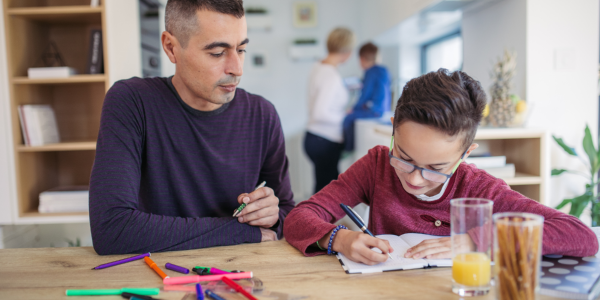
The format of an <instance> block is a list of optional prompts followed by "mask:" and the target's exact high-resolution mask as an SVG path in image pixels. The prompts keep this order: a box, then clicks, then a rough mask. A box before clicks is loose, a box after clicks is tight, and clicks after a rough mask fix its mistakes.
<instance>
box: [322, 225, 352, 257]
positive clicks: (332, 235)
mask: <svg viewBox="0 0 600 300" xmlns="http://www.w3.org/2000/svg"><path fill="white" fill-rule="evenodd" d="M340 229H348V228H347V227H346V226H344V225H338V226H337V227H336V228H335V229H334V230H333V232H332V233H331V236H330V237H329V246H328V247H327V254H329V255H333V254H337V252H335V251H333V250H332V249H331V246H332V245H333V238H334V237H335V234H336V233H337V232H338V230H340Z"/></svg>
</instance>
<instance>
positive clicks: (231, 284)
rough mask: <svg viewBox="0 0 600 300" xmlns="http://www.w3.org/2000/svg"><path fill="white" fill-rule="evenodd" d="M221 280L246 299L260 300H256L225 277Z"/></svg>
mask: <svg viewBox="0 0 600 300" xmlns="http://www.w3.org/2000/svg"><path fill="white" fill-rule="evenodd" d="M221 280H223V282H225V283H227V285H228V286H230V287H231V288H233V289H234V290H235V291H236V292H238V293H240V294H242V295H244V296H245V297H246V298H248V299H250V300H258V299H256V298H254V297H253V296H252V295H251V294H250V293H248V292H246V291H245V290H244V288H243V287H241V286H240V285H239V284H237V283H235V282H233V280H231V279H229V278H227V277H225V276H223V278H221Z"/></svg>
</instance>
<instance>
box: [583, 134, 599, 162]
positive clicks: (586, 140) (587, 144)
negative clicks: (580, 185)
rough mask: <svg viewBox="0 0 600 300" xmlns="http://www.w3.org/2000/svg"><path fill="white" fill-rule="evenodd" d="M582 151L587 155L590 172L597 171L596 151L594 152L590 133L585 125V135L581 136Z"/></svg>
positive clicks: (594, 148)
mask: <svg viewBox="0 0 600 300" xmlns="http://www.w3.org/2000/svg"><path fill="white" fill-rule="evenodd" d="M583 150H585V153H586V154H587V156H588V158H589V160H590V165H591V166H592V169H591V171H592V172H593V173H596V172H594V171H597V167H598V151H596V147H594V141H593V140H592V133H591V132H590V128H589V127H588V126H587V125H585V135H584V136H583Z"/></svg>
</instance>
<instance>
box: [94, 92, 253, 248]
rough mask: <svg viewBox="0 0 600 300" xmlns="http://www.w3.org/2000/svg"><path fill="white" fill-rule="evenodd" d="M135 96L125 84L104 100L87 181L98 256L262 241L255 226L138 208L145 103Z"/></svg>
mask: <svg viewBox="0 0 600 300" xmlns="http://www.w3.org/2000/svg"><path fill="white" fill-rule="evenodd" d="M136 97H137V96H136V94H135V93H133V92H132V91H131V90H130V89H129V88H128V86H127V85H126V84H125V83H116V84H115V85H114V86H113V87H112V88H111V89H110V90H109V91H108V93H107V95H106V98H105V100H104V105H103V108H102V117H101V121H100V132H99V135H98V142H97V147H96V158H95V161H94V166H93V169H92V175H91V178H90V226H91V232H92V240H93V245H94V249H95V250H96V252H97V253H98V254H100V255H106V254H123V253H141V252H158V251H175V250H187V249H196V248H204V247H212V246H223V245H234V244H241V243H245V242H260V240H261V233H260V229H259V228H257V227H253V226H250V225H248V224H241V223H239V222H238V221H237V220H236V219H235V218H209V217H206V218H200V217H196V218H194V217H175V216H163V215H158V214H151V213H146V212H144V211H143V210H142V209H141V207H140V203H139V200H138V195H139V192H140V182H141V173H142V160H143V156H144V154H143V145H144V136H145V124H144V122H145V120H144V118H143V114H144V110H143V103H142V102H141V101H138V100H136ZM164 201H167V202H168V201H171V199H164Z"/></svg>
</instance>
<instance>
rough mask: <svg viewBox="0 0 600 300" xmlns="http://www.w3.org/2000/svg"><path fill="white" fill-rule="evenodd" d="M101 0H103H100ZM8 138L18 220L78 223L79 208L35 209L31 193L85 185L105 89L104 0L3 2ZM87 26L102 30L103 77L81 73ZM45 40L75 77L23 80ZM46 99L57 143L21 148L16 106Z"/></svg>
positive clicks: (85, 217)
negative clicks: (68, 210)
mask: <svg viewBox="0 0 600 300" xmlns="http://www.w3.org/2000/svg"><path fill="white" fill-rule="evenodd" d="M102 2H103V1H102ZM3 5H4V20H5V30H6V39H7V40H6V45H7V55H8V57H7V58H8V74H9V89H10V102H11V103H10V109H11V117H12V129H13V130H12V137H13V144H14V145H15V147H14V153H15V169H16V170H15V171H16V174H15V177H16V179H17V198H18V199H17V207H18V208H17V211H18V216H17V218H18V220H17V221H18V223H21V224H24V223H38V224H39V223H68V222H85V221H87V220H88V219H89V218H88V214H87V213H75V214H74V213H64V214H41V213H39V212H38V210H37V207H38V204H39V200H38V197H39V193H40V192H42V191H44V190H47V189H50V188H53V187H56V186H60V185H88V184H89V178H90V174H91V169H92V165H93V162H94V157H95V150H96V140H97V138H98V130H99V126H100V113H101V110H102V103H103V101H104V95H105V93H106V90H107V89H108V88H109V80H108V76H106V75H105V74H107V73H108V70H107V69H108V63H107V61H108V57H107V50H106V45H107V43H106V40H107V39H106V21H105V19H106V17H105V14H106V13H105V7H104V3H101V4H100V6H98V7H91V6H90V1H89V0H4V1H3ZM92 29H102V33H103V35H102V38H103V45H104V49H103V50H104V51H103V52H104V71H105V74H94V75H89V74H85V73H86V72H85V70H86V66H87V59H88V53H89V49H88V48H89V38H90V31H91V30H92ZM50 41H52V42H54V43H55V45H56V46H57V48H58V51H59V52H60V53H61V56H62V58H63V60H64V62H65V64H66V65H67V66H69V67H72V68H74V69H76V70H77V73H78V74H81V75H74V76H71V77H68V78H48V79H29V78H28V77H27V69H28V68H29V67H33V66H35V64H36V63H37V62H38V61H39V59H40V57H41V55H42V53H43V51H44V50H45V49H46V48H47V46H48V44H49V43H50ZM23 104H50V105H51V106H52V107H53V109H54V111H55V113H56V118H57V123H58V129H59V133H60V136H61V140H62V141H64V142H61V143H57V144H49V145H43V146H36V147H29V146H25V145H23V139H22V135H21V129H20V124H19V116H18V111H17V108H18V106H19V105H23Z"/></svg>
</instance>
